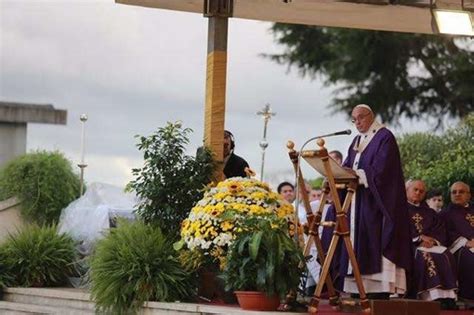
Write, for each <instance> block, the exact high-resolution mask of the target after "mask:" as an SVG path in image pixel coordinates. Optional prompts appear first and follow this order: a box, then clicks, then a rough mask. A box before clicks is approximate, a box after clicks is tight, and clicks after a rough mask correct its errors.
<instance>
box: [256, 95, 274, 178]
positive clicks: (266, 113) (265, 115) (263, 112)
mask: <svg viewBox="0 0 474 315" xmlns="http://www.w3.org/2000/svg"><path fill="white" fill-rule="evenodd" d="M257 115H259V116H262V118H263V139H262V141H260V148H261V149H262V167H261V168H260V180H261V181H263V168H264V165H265V149H266V148H267V147H268V142H267V125H268V121H269V120H270V119H271V118H272V116H275V115H276V113H273V112H272V111H271V109H270V104H266V105H265V107H264V108H263V110H261V111H258V112H257Z"/></svg>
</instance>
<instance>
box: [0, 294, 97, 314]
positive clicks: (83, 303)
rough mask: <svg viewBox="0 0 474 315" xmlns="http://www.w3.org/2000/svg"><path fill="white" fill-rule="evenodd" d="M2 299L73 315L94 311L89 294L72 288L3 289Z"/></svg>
mask: <svg viewBox="0 0 474 315" xmlns="http://www.w3.org/2000/svg"><path fill="white" fill-rule="evenodd" d="M3 299H4V300H5V301H8V302H15V303H21V304H32V305H35V306H49V307H56V308H59V309H68V310H70V312H69V313H70V314H75V313H74V312H75V311H82V312H83V313H82V314H84V312H88V313H92V314H93V313H94V310H95V305H94V302H92V301H91V300H90V294H89V293H87V291H85V290H81V289H73V288H5V289H4V292H3ZM69 313H68V314H69ZM78 314H79V313H78Z"/></svg>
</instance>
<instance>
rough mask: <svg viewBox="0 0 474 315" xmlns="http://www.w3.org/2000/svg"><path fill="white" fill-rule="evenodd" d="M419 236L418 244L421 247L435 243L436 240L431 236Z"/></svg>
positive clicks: (428, 246) (429, 246)
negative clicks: (419, 241)
mask: <svg viewBox="0 0 474 315" xmlns="http://www.w3.org/2000/svg"><path fill="white" fill-rule="evenodd" d="M420 238H421V243H420V246H422V247H426V248H431V247H433V246H435V245H436V240H435V239H434V238H432V237H429V236H426V235H420Z"/></svg>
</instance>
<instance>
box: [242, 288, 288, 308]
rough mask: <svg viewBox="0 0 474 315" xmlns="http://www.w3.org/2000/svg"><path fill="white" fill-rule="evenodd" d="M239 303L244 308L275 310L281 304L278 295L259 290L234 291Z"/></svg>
mask: <svg viewBox="0 0 474 315" xmlns="http://www.w3.org/2000/svg"><path fill="white" fill-rule="evenodd" d="M234 293H235V295H236V296H237V300H238V301H239V305H240V307H241V308H242V309H244V310H253V311H275V310H276V309H277V308H278V306H279V305H280V298H279V297H278V296H277V295H274V296H270V297H269V296H267V295H266V294H265V293H264V292H259V291H234Z"/></svg>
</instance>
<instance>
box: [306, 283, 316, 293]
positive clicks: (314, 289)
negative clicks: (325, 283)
mask: <svg viewBox="0 0 474 315" xmlns="http://www.w3.org/2000/svg"><path fill="white" fill-rule="evenodd" d="M304 291H305V292H304V294H305V295H306V296H313V295H314V291H316V286H315V285H312V286H310V287H307V288H306V289H305V290H304Z"/></svg>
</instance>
